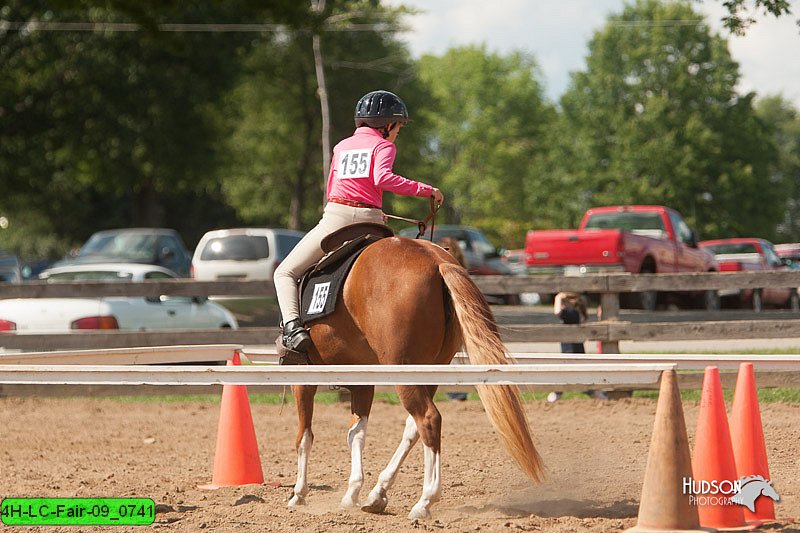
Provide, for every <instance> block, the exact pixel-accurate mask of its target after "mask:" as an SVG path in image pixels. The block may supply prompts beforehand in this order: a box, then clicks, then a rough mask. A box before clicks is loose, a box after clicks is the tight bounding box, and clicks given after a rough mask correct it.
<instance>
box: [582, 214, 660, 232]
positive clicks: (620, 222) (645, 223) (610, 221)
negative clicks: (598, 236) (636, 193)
mask: <svg viewBox="0 0 800 533" xmlns="http://www.w3.org/2000/svg"><path fill="white" fill-rule="evenodd" d="M586 229H620V230H628V231H633V230H661V231H664V221H663V220H662V219H661V215H660V214H659V213H630V212H625V213H597V214H594V215H592V216H590V217H589V220H587V221H586Z"/></svg>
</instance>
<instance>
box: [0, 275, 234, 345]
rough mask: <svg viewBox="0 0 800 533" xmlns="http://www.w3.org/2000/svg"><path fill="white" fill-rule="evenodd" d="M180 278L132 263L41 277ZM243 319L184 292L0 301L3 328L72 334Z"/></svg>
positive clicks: (229, 324)
mask: <svg viewBox="0 0 800 533" xmlns="http://www.w3.org/2000/svg"><path fill="white" fill-rule="evenodd" d="M173 278H178V275H177V274H175V273H174V272H172V271H171V270H168V269H166V268H163V267H159V266H155V265H139V264H127V263H107V264H92V265H70V266H63V267H57V268H51V269H49V270H45V271H44V272H42V273H41V274H40V275H39V279H43V280H47V281H48V282H53V283H58V282H62V281H65V282H66V281H119V282H141V281H144V280H152V279H154V280H163V279H173ZM238 327H239V324H238V323H237V321H236V318H234V316H233V315H232V314H231V313H230V311H228V310H227V309H225V308H224V307H222V306H220V305H218V304H216V303H213V302H209V301H208V300H207V299H206V298H191V297H185V296H160V297H156V298H145V297H103V298H16V299H8V300H0V331H6V332H16V333H32V334H36V333H68V332H70V331H74V330H81V329H124V330H150V329H167V330H169V329H205V328H214V329H216V328H232V329H236V328H238Z"/></svg>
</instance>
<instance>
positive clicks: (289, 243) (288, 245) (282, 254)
mask: <svg viewBox="0 0 800 533" xmlns="http://www.w3.org/2000/svg"><path fill="white" fill-rule="evenodd" d="M276 238H277V240H278V253H277V254H276V255H277V257H275V259H277V260H278V261H283V260H284V259H286V256H287V255H289V252H291V251H292V249H293V248H294V247H295V246H297V243H298V242H300V239H302V238H303V237H301V236H299V235H284V234H282V233H279V234H278V235H277V236H276Z"/></svg>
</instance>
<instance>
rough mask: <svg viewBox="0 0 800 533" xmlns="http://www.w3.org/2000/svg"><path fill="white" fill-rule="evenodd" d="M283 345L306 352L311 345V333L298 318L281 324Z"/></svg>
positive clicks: (296, 350)
mask: <svg viewBox="0 0 800 533" xmlns="http://www.w3.org/2000/svg"><path fill="white" fill-rule="evenodd" d="M283 345H284V346H286V347H287V348H289V349H290V350H294V351H295V352H307V351H308V349H309V348H310V347H311V335H309V334H308V330H307V329H306V328H304V327H303V323H302V322H300V319H299V318H297V319H295V320H292V321H290V322H288V323H286V324H285V325H284V326H283Z"/></svg>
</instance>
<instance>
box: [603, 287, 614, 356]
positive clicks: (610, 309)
mask: <svg viewBox="0 0 800 533" xmlns="http://www.w3.org/2000/svg"><path fill="white" fill-rule="evenodd" d="M600 308H601V309H602V313H603V316H602V318H603V321H604V322H616V321H618V320H619V293H617V292H604V293H601V294H600ZM603 353H619V341H612V340H604V341H603Z"/></svg>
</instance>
